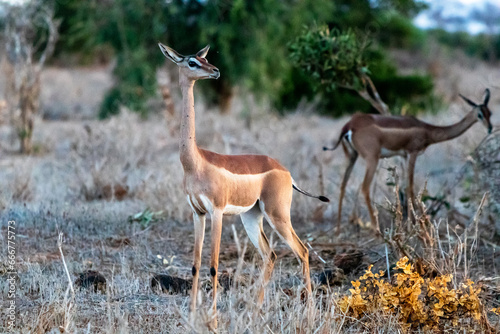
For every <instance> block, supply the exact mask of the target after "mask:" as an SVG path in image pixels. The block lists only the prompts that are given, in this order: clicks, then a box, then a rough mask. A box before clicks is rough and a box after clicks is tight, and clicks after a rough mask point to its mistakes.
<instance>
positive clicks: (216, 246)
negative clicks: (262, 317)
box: [210, 209, 222, 329]
mask: <svg viewBox="0 0 500 334" xmlns="http://www.w3.org/2000/svg"><path fill="white" fill-rule="evenodd" d="M211 220H212V228H211V231H212V232H211V233H212V249H211V252H212V255H211V259H210V275H211V276H212V289H213V290H212V291H213V302H212V310H213V321H212V326H213V328H214V329H215V328H217V285H218V280H217V270H218V268H219V251H220V239H221V233H222V210H219V209H215V210H214V212H212V214H211Z"/></svg>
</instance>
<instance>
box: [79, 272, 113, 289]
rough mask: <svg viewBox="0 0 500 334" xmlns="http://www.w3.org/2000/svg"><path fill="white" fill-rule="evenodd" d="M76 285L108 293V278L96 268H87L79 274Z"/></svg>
mask: <svg viewBox="0 0 500 334" xmlns="http://www.w3.org/2000/svg"><path fill="white" fill-rule="evenodd" d="M78 276H79V277H78V278H77V279H76V281H75V286H78V287H80V288H83V289H89V288H93V290H94V292H97V291H100V292H102V293H106V278H105V277H104V276H103V275H102V274H101V273H99V272H97V271H95V270H87V271H85V272H83V273H80V274H78Z"/></svg>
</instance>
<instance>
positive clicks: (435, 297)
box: [339, 257, 483, 330]
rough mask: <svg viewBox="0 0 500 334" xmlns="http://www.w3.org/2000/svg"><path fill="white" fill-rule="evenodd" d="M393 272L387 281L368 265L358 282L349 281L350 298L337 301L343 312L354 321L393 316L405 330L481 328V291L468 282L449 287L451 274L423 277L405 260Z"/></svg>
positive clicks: (382, 274) (405, 258) (382, 273)
mask: <svg viewBox="0 0 500 334" xmlns="http://www.w3.org/2000/svg"><path fill="white" fill-rule="evenodd" d="M396 269H397V270H398V273H396V274H395V275H394V279H393V280H392V282H389V281H387V280H386V279H385V278H384V274H385V273H384V272H383V271H380V272H379V273H375V274H374V273H373V272H372V266H370V267H369V268H368V269H367V270H366V273H365V274H364V275H363V276H361V277H360V278H359V280H357V281H353V282H351V284H352V286H353V288H352V289H350V290H349V291H350V295H349V296H344V297H342V298H341V299H340V301H339V306H340V309H341V310H342V312H344V313H345V314H347V315H348V316H352V317H354V318H356V319H361V318H363V317H364V316H366V315H370V314H374V313H382V314H383V315H387V316H395V317H396V318H397V319H398V320H399V321H400V323H401V324H402V326H403V327H405V328H406V329H410V328H413V329H416V328H421V329H424V330H444V329H445V328H449V327H450V326H453V327H456V326H459V325H464V324H466V323H469V324H470V325H471V326H474V325H480V323H479V322H480V320H482V317H483V306H482V304H481V301H480V299H479V293H480V292H481V288H479V287H477V286H475V285H474V282H473V281H471V280H469V279H468V280H467V281H465V282H464V283H462V284H461V285H460V287H459V288H457V289H453V288H450V282H451V280H452V275H441V276H437V277H434V278H423V277H422V276H421V275H420V274H419V273H418V272H417V271H416V270H415V268H414V266H413V265H412V264H410V263H408V258H407V257H404V258H402V259H401V260H399V261H398V262H397V264H396Z"/></svg>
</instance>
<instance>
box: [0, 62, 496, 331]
mask: <svg viewBox="0 0 500 334" xmlns="http://www.w3.org/2000/svg"><path fill="white" fill-rule="evenodd" d="M478 68H479V70H478V71H480V72H481V73H482V71H483V70H482V68H483V65H481V66H479V67H475V68H473V69H470V68H467V67H462V70H461V71H457V72H453V75H454V76H460V75H462V76H464V77H466V76H470V73H472V71H473V70H477V69H478ZM490 70H491V69H490ZM445 73H451V71H445ZM63 74H64V76H65V77H63V78H62V79H61V82H68V78H66V76H68V75H69V76H71V75H78V76H79V77H80V79H81V80H80V82H82V80H83V79H82V76H84V74H85V71H76V72H75V71H73V72H72V71H69V72H68V71H67V72H64V73H63ZM54 76H57V72H56V71H55V70H54V72H50V73H49V74H48V77H49V78H51V80H52V79H54ZM92 78H93V79H92ZM96 78H99V76H98V75H97V76H95V75H94V74H92V76H91V79H89V80H90V83H92V84H95V82H94V81H92V80H97V79H96ZM488 78H489V79H488V80H496V81H495V82H493V83H491V82H482V83H483V84H485V85H487V86H490V87H491V89H492V100H491V102H490V105H491V110H492V111H493V113H494V114H495V118H494V120H493V123H494V124H499V122H498V120H499V116H498V115H499V114H498V112H500V91H499V90H498V87H500V84H499V82H498V78H492V77H488ZM443 80H446V79H443ZM478 80H479V81H481V80H480V79H478ZM70 81H71V80H70ZM440 82H441V81H440ZM458 82H459V83H460V84H461V85H462V84H463V85H465V83H462V81H460V80H458ZM101 84H102V85H104V86H105V84H106V82H104V83H102V82H101ZM203 84H205V83H203ZM440 84H441V83H440ZM490 84H491V85H490ZM95 85H97V84H95ZM464 87H465V88H470V87H469V86H464ZM462 88H463V87H460V91H462V92H464V94H471V95H472V96H474V97H476V99H479V98H480V96H479V95H480V94H479V93H477V92H476V91H475V88H470V89H471V91H467V90H462ZM44 89H45V90H47V91H46V92H45V93H44V94H45V95H44V96H46V97H51V98H54V97H55V96H56V93H55V92H56V91H57V90H58V87H56V86H50V85H48V84H47V83H46V84H45V85H44ZM482 89H483V87H481V90H482ZM475 93H477V94H478V95H474V94H475ZM86 94H89V93H87V92H86V91H85V92H84V93H82V94H81V95H82V96H83V95H84V96H87V95H86ZM77 95H78V94H77ZM0 98H1V97H0ZM178 98H179V97H178V96H174V99H177V100H178ZM75 99H76V97H75ZM56 101H59V102H57V103H58V104H63V105H67V106H68V109H67V110H69V112H68V111H65V110H63V109H60V107H59V109H57V110H55V109H54V112H53V113H52V114H51V113H50V110H49V109H50V108H51V104H50V103H48V102H47V100H46V101H45V102H44V103H45V104H44V106H45V107H44V108H46V109H47V108H48V109H47V111H46V115H49V114H50V115H59V114H60V113H65V115H66V116H65V117H63V118H67V119H68V120H65V121H61V120H56V121H48V120H41V119H39V120H37V124H36V126H35V134H34V142H35V145H37V146H38V147H39V148H40V149H39V151H38V152H39V154H37V155H33V156H29V157H25V156H19V155H17V154H14V153H11V152H12V151H13V148H14V147H15V144H16V143H11V142H10V140H9V137H10V132H9V131H10V130H9V128H8V127H7V126H6V125H0V143H1V145H0V154H1V159H0V189H1V191H0V219H1V220H0V221H1V222H2V234H1V236H0V243H1V245H2V249H6V243H7V239H6V232H5V226H6V222H7V221H8V220H16V222H17V224H18V230H17V231H16V232H17V241H18V247H17V268H18V271H19V279H18V285H17V286H18V294H17V306H18V310H19V312H18V328H19V332H20V333H27V332H30V333H46V332H50V333H59V332H61V329H60V328H64V331H65V332H72V333H73V332H75V333H76V332H78V333H81V332H83V333H152V332H163V333H185V332H186V331H192V332H199V333H205V332H208V331H209V330H208V328H207V326H206V324H207V323H208V322H209V319H210V316H212V315H210V314H207V310H208V309H209V307H208V305H209V302H210V291H209V289H210V287H209V283H208V282H209V273H208V263H209V251H208V246H206V247H207V248H206V249H205V251H204V254H203V258H202V271H201V279H202V287H205V288H204V289H202V292H201V295H202V305H201V306H200V310H199V317H198V318H197V322H196V323H195V324H190V323H189V322H188V321H187V320H186V319H187V318H188V305H189V297H188V296H185V295H182V294H179V295H166V294H159V293H156V292H154V291H152V290H151V288H150V281H151V277H153V275H154V274H158V273H165V274H170V275H175V276H180V277H182V278H186V279H189V278H190V272H191V269H190V268H191V265H192V263H191V261H192V260H191V257H192V254H191V253H192V241H193V231H192V222H191V214H190V211H189V207H188V205H187V204H186V202H185V197H184V194H183V192H182V168H181V165H180V162H179V157H178V150H177V140H178V138H177V136H178V130H177V129H178V120H176V119H175V118H173V119H167V120H165V119H164V118H163V117H162V116H160V115H159V114H154V115H153V116H152V117H151V118H150V119H149V120H147V121H144V120H140V119H139V118H138V117H136V115H134V114H132V113H130V112H128V111H127V110H123V112H122V113H121V115H120V116H119V117H115V118H113V119H111V120H108V121H104V122H99V121H96V120H93V119H87V120H81V119H82V118H88V117H86V116H84V114H85V113H82V114H78V115H76V116H75V117H74V115H73V112H72V111H73V110H74V108H73V107H71V104H69V105H68V104H65V103H69V102H67V101H66V100H65V99H64V98H63V97H59V98H58V99H56ZM72 101H73V100H72ZM71 103H75V105H78V103H81V102H71ZM82 108H84V107H82ZM85 108H86V107H85ZM85 108H84V109H85ZM249 109H250V110H251V111H252V115H251V116H252V122H251V126H250V128H249V127H248V126H247V125H248V122H247V119H246V118H245V117H243V116H242V115H247V114H248V110H249ZM82 110H83V109H82ZM85 110H87V109H85ZM196 110H197V140H198V142H199V144H200V146H202V147H205V148H208V149H211V150H214V151H217V152H221V153H231V154H237V153H243V152H245V153H260V154H267V155H270V156H272V157H275V158H276V159H278V160H279V161H280V162H281V163H282V164H283V165H285V166H286V167H287V168H289V170H290V171H291V173H292V175H293V177H294V179H295V180H296V181H297V183H298V184H299V185H300V186H301V187H302V188H304V189H307V190H308V191H310V192H313V193H324V194H325V195H327V196H329V197H330V198H331V200H332V203H331V204H330V205H324V204H321V203H319V202H318V201H315V200H313V199H310V198H307V197H304V196H301V195H299V194H295V196H294V202H293V206H292V220H293V224H294V227H295V229H296V230H297V233H298V235H299V236H300V238H301V239H302V240H304V241H307V242H309V243H310V244H311V246H312V248H313V249H314V250H315V252H311V270H312V274H313V276H314V277H315V278H317V277H318V275H319V274H320V273H321V272H322V271H323V270H324V269H329V268H330V269H331V268H333V267H334V263H335V256H336V255H338V257H337V260H338V259H339V258H341V257H342V256H343V255H344V254H352V253H355V254H358V255H360V256H359V258H360V259H361V260H360V264H357V265H356V266H355V267H354V268H352V270H351V272H350V273H348V274H347V275H346V276H347V278H346V280H345V281H344V283H347V282H349V281H350V280H355V279H356V278H357V277H358V276H359V275H360V274H362V273H363V272H364V269H366V268H367V266H368V264H374V265H375V267H374V270H376V271H378V270H379V269H386V267H387V266H386V248H385V245H388V247H387V255H388V258H387V260H388V262H389V265H392V264H394V263H396V261H397V260H398V259H399V258H400V256H401V255H402V252H406V253H408V254H409V255H410V256H411V257H412V258H413V260H414V261H417V259H418V258H424V259H426V260H427V262H426V264H427V265H431V266H432V267H433V268H434V270H437V271H438V272H439V273H453V274H454V277H456V278H457V282H460V281H461V279H464V278H471V279H473V280H475V281H476V282H482V284H483V287H484V290H483V291H485V294H484V296H482V301H483V302H484V303H485V307H498V296H499V295H500V294H499V292H498V291H499V290H500V289H499V280H498V275H499V270H498V268H499V267H498V266H499V265H500V261H499V258H500V257H499V256H498V252H499V249H498V246H497V245H498V240H497V239H495V238H493V237H492V234H491V233H489V232H488V233H482V231H491V230H492V223H491V220H493V222H494V223H495V222H496V223H497V224H498V221H499V220H500V219H499V217H498V212H495V211H493V210H492V209H491V206H490V204H491V201H492V198H493V195H494V194H495V193H494V191H495V190H497V189H496V188H492V189H488V187H487V185H488V184H490V183H488V181H487V180H488V179H487V178H486V179H485V178H484V177H487V176H486V175H490V174H488V171H489V169H487V170H481V169H479V170H477V169H474V168H472V167H474V166H478V165H477V164H471V165H470V167H466V168H465V169H463V168H462V166H464V165H465V164H466V163H467V161H468V160H469V158H468V156H469V154H470V153H471V152H473V151H474V149H475V148H476V147H477V145H478V144H479V143H480V142H481V140H482V139H483V138H484V135H485V132H486V131H485V130H484V129H483V128H481V127H480V126H479V125H476V126H474V128H473V129H472V130H470V131H469V132H467V133H466V134H465V135H464V136H462V137H460V138H458V139H456V140H454V141H452V142H447V143H443V144H442V145H439V146H435V147H431V148H430V149H429V150H427V152H425V153H424V154H423V155H422V156H421V157H420V158H419V160H418V162H417V167H416V184H417V189H416V190H417V191H419V190H422V189H423V188H424V184H427V193H428V194H429V195H431V196H433V197H439V196H441V195H442V198H443V200H442V201H445V202H446V203H447V204H448V207H447V206H446V205H441V206H440V207H439V210H436V213H433V215H432V216H431V215H422V214H421V213H420V211H418V210H417V212H418V215H419V217H420V218H421V220H419V221H421V224H415V225H413V224H411V223H409V222H406V220H405V219H403V215H402V214H401V213H402V212H401V207H400V206H398V204H397V199H396V197H395V187H394V186H391V185H387V184H388V182H387V180H388V179H390V178H391V177H393V176H391V175H392V174H391V171H390V170H389V169H391V170H393V169H392V168H393V167H394V166H396V167H397V170H398V172H399V174H400V175H401V176H400V179H401V180H404V172H403V171H402V170H401V168H400V166H401V163H400V162H398V160H385V161H382V162H381V163H380V168H379V171H378V172H377V177H376V182H374V196H373V198H374V201H375V202H376V204H377V206H378V210H379V214H380V220H381V224H382V226H384V227H385V228H387V233H386V235H385V238H386V241H385V242H384V240H381V239H380V240H379V239H376V238H375V237H374V235H373V234H372V233H371V231H370V230H369V229H365V228H363V226H364V225H365V222H366V221H367V220H368V218H367V217H368V215H367V212H366V208H365V205H364V203H363V201H362V199H361V198H359V199H358V197H359V196H358V189H359V185H360V182H361V179H362V175H363V174H364V165H363V163H358V165H357V166H356V167H355V169H354V172H353V175H352V178H351V183H350V184H349V186H348V189H347V194H346V200H345V208H346V209H345V212H346V216H345V217H344V224H343V229H342V234H341V236H340V239H334V233H333V231H332V226H333V224H332V221H331V217H334V216H335V214H336V210H337V201H336V199H337V198H338V187H339V184H340V180H341V176H342V173H343V171H344V168H345V164H346V161H345V158H344V156H343V154H342V153H341V151H336V152H333V153H323V152H322V151H321V148H322V146H324V145H325V144H328V143H329V142H331V141H332V140H334V139H336V138H337V135H338V132H339V131H340V129H341V127H342V125H343V124H344V122H345V121H346V118H344V119H341V120H332V119H328V118H324V117H319V116H316V115H314V114H311V113H308V112H305V111H303V110H302V111H298V112H296V113H292V114H290V115H288V116H286V117H283V118H279V117H277V116H275V115H273V114H272V113H270V112H269V111H268V110H263V109H261V108H259V107H257V106H255V105H253V104H252V103H250V108H249V103H248V102H245V103H243V102H238V103H237V104H236V105H235V106H234V110H233V114H232V115H230V116H221V115H219V114H217V113H216V112H214V111H211V110H207V109H206V108H205V106H204V104H203V101H202V100H197V105H196ZM465 112H466V107H464V105H463V104H461V102H456V103H452V104H451V106H450V110H449V111H446V112H443V113H441V114H440V115H438V116H427V115H425V116H423V117H424V118H425V119H426V120H427V121H429V122H433V123H437V124H449V123H451V122H452V121H456V120H458V119H459V118H460V116H462V115H463V114H464V113H465ZM488 147H489V146H488ZM485 152H486V153H485V154H484V155H483V157H486V156H488V157H489V156H490V155H491V156H494V154H493V153H492V154H490V153H491V152H495V150H493V151H491V150H486V151H485ZM495 157H496V156H495ZM475 159H476V158H475ZM477 159H479V158H477ZM488 159H489V158H488ZM483 160H484V159H483ZM483 160H481V161H483ZM488 161H490V160H488ZM490 162H491V161H490ZM483 165H484V164H483ZM483 165H481V166H483ZM467 166H469V165H467ZM478 175H479V179H480V180H482V181H481V182H476V181H474V180H477V177H478ZM495 175H496V174H495ZM396 183H397V184H399V183H401V186H404V182H396ZM471 183H474V186H475V187H474V192H471V191H470V189H471V187H470V184H471ZM452 185H453V187H452ZM486 190H490V191H491V195H490V197H489V202H487V203H486V204H484V203H483V204H484V205H483V206H481V204H480V202H481V199H482V196H483V194H484V192H485V191H486ZM396 193H397V191H396ZM465 195H467V196H469V197H470V199H469V200H468V201H467V202H463V201H460V199H461V198H463V197H464V196H465ZM435 203H436V200H434V201H433V202H426V205H427V208H434V207H436V204H435ZM478 207H481V208H482V209H483V212H482V215H480V216H477V219H475V215H476V211H477V209H478ZM148 208H149V211H146V209H148ZM140 212H142V213H147V212H157V213H158V214H156V215H154V217H150V218H148V217H149V216H148V215H147V214H143V215H140V216H137V217H138V218H137V219H135V220H134V219H132V220H129V217H130V216H133V215H135V214H137V213H140ZM159 212H161V213H159ZM347 216H350V217H351V218H352V220H353V221H355V222H357V223H359V224H347V222H346V221H347V218H348V217H347ZM225 221H226V224H225V226H224V228H223V238H222V247H221V249H222V252H221V267H220V271H221V272H222V271H228V272H232V273H235V274H236V276H237V277H238V275H239V276H242V277H251V278H254V279H255V278H257V277H258V276H259V274H260V271H259V270H258V266H259V265H260V259H259V257H258V256H257V255H256V254H255V251H254V249H253V247H252V246H248V249H247V250H246V251H243V250H242V249H243V246H241V248H240V246H238V245H240V244H241V245H243V244H245V240H246V237H245V235H244V232H243V229H242V228H241V225H240V224H239V221H238V219H237V218H231V217H227V218H225ZM494 223H493V225H494ZM232 224H234V226H235V228H236V231H237V233H236V234H237V238H235V237H234V234H233V231H232V229H231V226H232ZM493 230H494V228H493ZM266 231H267V232H268V235H269V236H270V237H271V241H272V243H273V244H274V245H275V248H276V251H277V254H278V263H277V265H276V269H275V272H274V275H273V279H272V281H271V283H270V285H269V286H268V288H267V290H266V301H265V303H264V305H263V307H262V308H259V307H256V306H255V304H254V300H253V299H252V298H249V296H254V295H256V293H255V289H256V288H257V286H256V284H255V283H248V281H250V282H251V281H252V280H251V279H250V280H246V282H247V283H246V284H240V285H239V286H237V287H232V288H230V289H229V290H227V291H225V292H221V293H220V295H219V302H218V305H219V311H218V317H219V332H220V333H281V332H282V333H337V332H338V333H344V332H347V333H349V332H351V333H363V332H365V333H371V332H377V333H394V332H405V329H404V327H402V326H401V325H400V324H399V322H398V320H397V319H398V317H397V316H389V317H388V316H386V315H382V314H367V315H366V316H365V318H363V319H362V320H355V319H352V318H349V317H348V316H346V315H343V314H342V313H341V312H340V311H339V308H338V306H337V304H336V301H337V300H339V298H340V296H341V295H343V294H345V292H346V289H347V288H348V286H347V285H348V284H344V285H343V286H340V287H338V286H337V287H324V286H323V287H322V286H319V285H318V286H317V291H316V292H315V294H314V295H315V298H314V301H313V305H312V306H310V305H308V304H307V303H304V302H303V301H302V299H301V285H300V268H299V266H298V263H297V260H296V259H295V258H294V257H293V255H292V254H291V252H290V251H289V250H288V249H287V248H286V247H285V246H283V244H282V243H276V241H277V240H278V238H277V237H276V234H274V233H272V231H271V230H270V228H269V227H267V226H266ZM496 231H498V229H496ZM61 232H62V233H63V234H64V236H65V240H64V243H63V244H62V250H63V252H64V256H65V260H66V263H67V265H68V270H69V273H70V275H71V276H72V279H73V280H75V279H76V278H77V277H78V273H81V272H83V271H86V270H97V271H99V272H100V273H102V274H103V275H104V276H105V278H106V280H107V290H106V293H105V294H102V293H99V292H98V293H94V292H92V291H88V290H79V289H76V291H75V296H74V297H72V296H71V295H67V294H66V290H67V287H68V282H67V278H66V273H65V270H64V267H63V265H62V261H61V256H60V252H59V250H58V244H57V238H58V235H59V233H61ZM209 237H210V231H209V228H207V237H206V238H207V239H208V240H209ZM398 242H399V243H400V245H398ZM157 255H161V256H162V259H166V260H167V262H166V263H165V262H164V261H163V260H160V259H159V258H158V257H157ZM320 257H321V258H322V259H324V260H325V262H326V263H324V262H322V261H321V260H320ZM0 260H1V262H2V263H4V262H5V261H6V253H5V252H2V253H1V254H0ZM337 264H339V261H337ZM0 273H2V271H0ZM2 275H3V274H2ZM6 288H7V286H6V282H5V280H0V289H2V291H4V290H5V289H6ZM1 312H2V313H1V314H2V317H1V319H2V320H1V321H0V331H1V332H3V331H4V329H5V328H6V322H5V320H4V319H5V318H4V317H3V312H5V310H2V311H1ZM490 320H491V321H492V323H493V325H495V321H498V318H496V320H495V318H494V316H492V315H490Z"/></svg>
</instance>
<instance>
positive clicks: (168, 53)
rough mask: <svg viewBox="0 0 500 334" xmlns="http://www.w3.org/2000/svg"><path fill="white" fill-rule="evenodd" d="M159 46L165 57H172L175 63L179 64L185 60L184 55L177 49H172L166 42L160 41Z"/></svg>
mask: <svg viewBox="0 0 500 334" xmlns="http://www.w3.org/2000/svg"><path fill="white" fill-rule="evenodd" d="M158 46H159V47H160V50H161V52H163V54H164V55H165V57H167V58H168V59H170V60H171V61H173V62H174V63H176V64H177V63H180V62H181V61H183V60H184V56H183V55H181V54H180V53H179V52H177V51H175V50H174V49H172V48H170V47H168V46H166V45H164V44H161V43H158Z"/></svg>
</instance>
